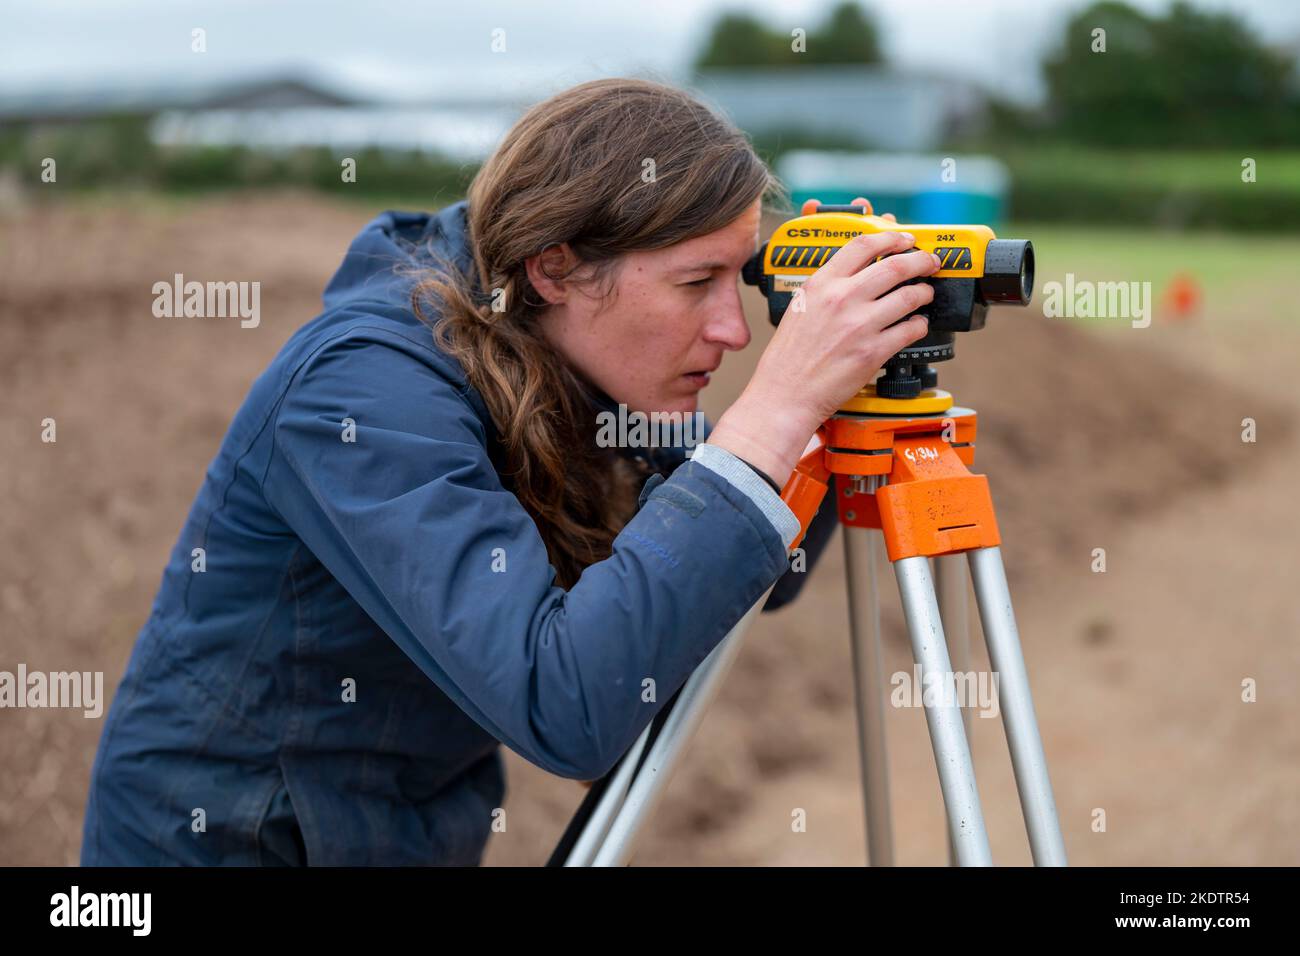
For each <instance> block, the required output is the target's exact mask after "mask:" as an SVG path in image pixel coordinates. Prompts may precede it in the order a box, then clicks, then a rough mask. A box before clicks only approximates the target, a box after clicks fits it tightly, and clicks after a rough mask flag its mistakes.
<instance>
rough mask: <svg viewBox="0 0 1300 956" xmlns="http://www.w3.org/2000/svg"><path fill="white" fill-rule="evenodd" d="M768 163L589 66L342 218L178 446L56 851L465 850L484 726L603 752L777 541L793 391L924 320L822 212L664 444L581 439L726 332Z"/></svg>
mask: <svg viewBox="0 0 1300 956" xmlns="http://www.w3.org/2000/svg"><path fill="white" fill-rule="evenodd" d="M647 160H653V164H650V163H647V162H646V161H647ZM650 169H652V170H653V175H646V171H647V170H650ZM775 185H776V184H775V182H774V180H773V178H772V177H771V175H770V173H769V172H768V170H767V169H766V168H765V166H764V165H763V163H762V162H761V161H760V160H759V159H758V157H757V156H756V155H755V154H754V152H753V150H752V148H751V147H750V145H749V143H748V141H747V140H746V139H745V137H744V136H743V135H742V134H741V133H739V132H738V131H737V130H736V129H735V128H734V127H732V126H731V125H729V124H728V123H726V122H724V121H723V120H721V119H719V118H718V117H716V116H715V115H713V114H712V113H711V112H710V111H708V110H707V109H705V108H704V107H703V106H701V105H700V104H698V103H697V102H695V101H694V100H693V99H691V98H690V97H689V96H687V95H686V94H684V93H682V92H680V91H677V90H674V89H672V88H670V87H666V86H662V85H659V84H655V83H650V82H643V81H633V80H602V81H597V82H593V83H587V84H583V85H581V86H578V87H575V88H573V89H571V90H568V91H566V92H564V93H561V94H559V95H557V96H555V97H553V98H551V99H549V100H547V101H545V102H543V103H541V104H540V105H538V106H536V107H534V108H533V109H531V110H530V111H529V112H528V113H527V114H526V115H525V116H524V117H523V118H522V119H521V120H520V121H519V123H518V124H517V125H516V126H515V127H514V128H513V129H512V130H511V131H510V133H509V134H508V135H507V136H506V138H505V140H504V142H503V143H502V144H501V146H500V147H499V149H498V150H497V151H496V153H495V154H494V155H493V156H492V157H491V158H490V159H489V160H488V162H487V163H486V164H485V165H484V167H483V168H482V170H481V171H480V172H479V174H478V175H477V177H476V178H475V180H474V182H473V184H472V186H471V188H470V191H469V197H468V201H467V203H458V204H456V205H454V206H451V207H449V208H447V209H444V210H443V211H442V212H440V213H438V214H437V215H434V216H426V215H414V214H405V213H387V214H385V215H382V216H380V217H379V218H378V219H376V220H375V221H374V222H372V223H371V224H370V225H369V226H367V227H366V229H365V230H364V231H363V232H362V233H361V234H360V235H359V236H358V237H357V239H356V240H355V241H354V243H353V244H352V246H351V248H350V249H349V251H348V253H347V256H346V258H345V259H344V261H343V264H342V266H341V267H340V268H339V270H338V272H337V273H336V275H335V276H334V278H333V279H332V280H331V282H330V284H329V286H328V287H327V288H326V290H325V296H324V304H325V311H324V312H323V314H321V315H320V316H319V317H318V318H316V319H315V320H314V321H312V322H310V323H309V324H307V325H306V326H304V327H303V328H302V329H300V330H299V331H298V332H297V333H296V334H295V335H294V336H293V337H292V338H291V339H290V340H289V342H288V343H287V344H286V345H285V347H284V349H283V350H282V351H281V352H280V354H279V356H278V357H277V358H276V359H275V360H274V361H273V362H272V364H271V366H270V367H269V368H268V369H267V371H266V372H265V373H264V374H263V375H262V376H261V377H260V378H259V379H258V380H257V382H256V383H255V384H254V386H253V388H252V390H251V392H250V394H249V396H248V398H247V400H246V401H245V403H244V405H243V407H242V408H241V409H240V410H239V412H238V414H237V415H236V416H235V419H234V421H233V423H232V424H231V427H230V430H229V432H228V434H227V435H226V437H225V439H224V441H223V443H222V445H221V449H220V451H219V452H218V454H217V457H216V459H215V460H214V462H213V463H212V465H211V466H210V468H209V469H208V473H207V476H206V479H205V481H204V483H203V486H202V489H201V490H200V492H199V494H198V497H197V500H196V501H195V503H194V506H193V509H192V511H191V513H190V515H189V518H188V520H187V521H186V524H185V527H184V529H183V530H182V532H181V536H180V539H179V541H178V542H177V545H176V548H175V550H174V552H173V554H172V557H171V560H170V562H169V564H168V567H167V569H166V572H165V574H164V577H163V581H162V585H161V588H160V590H159V593H158V596H157V599H156V601H155V603H154V607H153V610H152V614H151V616H150V618H149V621H148V623H147V624H146V625H145V627H144V628H143V630H142V632H141V634H140V636H139V639H138V641H137V643H136V647H135V649H134V651H133V653H132V656H131V660H130V663H129V665H128V667H127V671H126V674H125V676H124V677H123V680H122V683H121V686H120V687H119V689H118V693H117V695H116V697H115V699H114V701H113V705H112V708H111V712H110V715H109V719H108V721H107V724H106V726H105V729H104V734H103V737H102V739H101V741H100V747H99V752H98V754H97V756H96V760H95V766H94V770H93V773H92V782H91V787H90V798H89V802H88V806H87V810H86V820H85V832H84V839H83V846H82V861H83V863H87V864H174V863H182V864H184V863H194V864H217V863H222V864H290V865H293V864H407V863H409V864H430V863H439V864H474V863H477V862H478V861H479V859H480V857H481V854H482V851H483V848H484V844H485V843H486V841H487V838H488V835H489V833H490V830H491V825H492V820H493V811H494V810H496V808H498V807H499V806H500V805H501V802H502V798H503V796H504V789H505V788H504V777H503V772H502V762H501V756H500V752H499V744H500V743H502V742H503V743H505V744H506V745H508V746H509V747H511V748H512V749H513V750H515V751H516V752H518V753H520V754H522V755H523V756H524V757H526V758H527V759H529V760H530V761H532V762H533V763H535V764H537V765H538V766H540V767H542V768H544V769H546V770H548V771H550V772H552V773H555V774H559V775H561V776H565V777H573V778H578V779H592V778H597V777H600V776H602V775H603V774H604V773H606V772H607V771H608V770H609V769H610V768H611V767H612V766H613V765H614V764H615V762H616V761H617V760H618V758H619V757H620V756H621V754H622V753H623V752H624V751H625V750H626V749H627V748H628V747H629V746H630V745H631V743H632V742H633V741H634V739H635V738H636V736H637V735H638V734H639V732H640V731H641V730H642V729H643V728H644V727H645V725H646V724H647V723H648V722H649V721H650V720H651V718H652V717H653V716H654V715H655V713H656V712H657V711H658V710H659V708H660V707H661V706H662V705H663V703H664V702H665V701H667V700H668V699H670V698H671V696H672V694H673V693H674V692H675V691H676V690H677V688H678V687H680V686H681V684H682V683H683V682H684V681H685V679H686V678H687V676H689V674H690V672H691V671H692V670H693V669H694V668H695V667H696V666H697V665H698V664H699V663H700V661H702V660H703V659H704V657H705V656H706V655H707V654H708V653H709V651H710V650H712V649H713V647H714V646H715V645H716V644H717V643H718V642H719V640H721V638H722V637H723V636H724V635H725V634H726V632H727V630H728V629H729V628H730V627H731V626H732V625H733V624H734V623H735V622H736V621H737V620H738V619H739V618H740V616H741V615H742V614H743V613H744V611H745V610H746V609H747V608H749V607H750V606H751V605H752V604H753V603H754V602H755V601H757V600H758V599H759V598H760V597H762V595H763V594H764V593H765V592H766V591H767V589H768V588H769V587H771V586H772V585H773V583H774V582H776V581H777V579H778V578H780V577H781V576H782V574H783V572H785V571H786V570H787V567H788V565H787V549H788V547H789V545H790V543H791V541H792V539H793V537H794V535H795V534H796V532H797V522H796V521H795V519H794V517H793V515H792V513H791V512H790V511H789V509H788V508H786V507H785V505H784V504H783V503H782V502H781V500H780V498H779V496H778V494H777V491H776V489H779V488H780V487H781V486H782V485H783V483H784V482H785V481H786V479H787V478H788V476H789V475H790V473H791V471H792V469H793V466H794V464H795V462H796V460H797V458H798V456H799V454H800V453H801V452H802V450H803V449H804V447H805V446H806V444H807V442H808V441H809V439H810V437H811V436H812V434H813V432H814V431H815V430H816V428H817V426H818V425H819V424H820V423H821V422H822V421H823V420H824V419H825V418H827V417H828V416H829V415H830V414H831V413H832V412H833V411H834V410H835V408H836V407H837V406H838V405H839V404H840V403H841V402H842V401H843V400H845V399H846V398H848V397H849V396H850V395H852V394H853V393H854V392H855V391H856V390H857V389H858V388H860V387H861V385H862V384H863V383H864V382H866V381H869V380H870V379H871V378H872V376H873V375H874V374H875V372H876V370H877V369H878V368H879V367H880V365H881V364H882V363H883V361H884V360H885V359H886V358H888V357H889V356H890V355H892V354H893V353H895V352H897V351H898V350H899V349H900V348H902V347H904V346H906V345H908V344H909V343H911V342H913V341H915V340H916V339H918V338H920V337H921V336H922V335H923V334H924V333H925V330H926V322H925V320H924V319H923V318H921V317H920V316H916V315H914V314H913V313H914V312H915V310H916V309H917V308H920V307H922V306H924V304H925V303H926V302H927V301H929V298H930V294H931V293H930V290H929V287H928V286H927V285H926V284H924V283H919V284H912V285H907V286H903V287H902V288H897V287H898V286H899V284H900V282H903V281H904V280H906V279H910V278H914V277H917V276H923V275H929V274H930V273H932V272H933V271H935V269H936V266H937V263H936V260H935V259H934V257H933V256H931V255H929V254H925V253H909V254H901V255H894V256H892V257H891V258H889V259H887V260H885V261H882V262H878V263H876V264H872V263H873V260H876V259H878V258H879V257H880V256H883V255H888V254H891V253H902V252H904V251H905V250H907V249H909V248H911V246H912V242H911V237H908V236H904V235H900V234H884V235H880V236H875V237H873V238H869V239H866V238H864V239H859V240H854V241H853V242H851V243H849V244H848V245H846V246H845V247H844V248H843V249H842V250H841V251H840V252H839V253H838V254H837V255H836V256H835V257H834V258H833V259H831V260H830V261H829V263H828V264H827V265H826V266H825V267H824V268H823V269H822V270H821V271H820V272H818V273H817V274H816V275H815V276H814V277H813V278H812V279H811V280H810V281H809V282H808V284H807V287H806V295H805V299H804V304H805V310H804V311H803V312H802V313H801V314H799V315H797V316H791V317H790V319H789V320H787V321H786V322H784V323H782V325H781V327H780V328H779V329H778V331H777V333H776V335H775V337H774V338H773V340H772V342H771V344H770V345H769V346H768V347H767V349H766V351H765V352H764V354H763V356H762V359H761V361H760V362H759V364H758V369H757V371H756V373H755V374H754V376H753V379H752V381H751V382H750V383H749V385H748V387H747V388H746V389H745V390H744V393H743V394H742V396H741V397H740V399H739V400H738V401H737V402H736V403H735V404H734V405H733V406H732V407H731V408H730V409H729V410H728V411H727V412H726V414H724V415H723V416H722V417H721V418H720V419H719V421H718V423H717V425H716V427H714V429H713V431H712V433H711V435H710V436H709V438H708V440H707V442H706V443H704V444H702V445H700V446H698V447H697V448H696V449H695V451H694V455H693V457H692V458H691V459H690V460H689V461H687V460H685V454H684V452H683V451H682V450H681V449H675V450H674V449H666V450H665V449H655V450H652V451H646V450H640V449H633V450H629V451H625V452H619V451H616V450H610V449H604V448H601V447H598V445H597V443H596V442H595V441H594V435H595V432H596V422H597V419H596V416H597V414H598V412H599V410H601V409H607V408H610V407H612V406H613V405H614V404H615V403H618V404H623V405H626V406H627V407H628V408H629V409H631V410H632V411H636V412H642V413H649V412H655V411H658V412H681V413H690V412H693V411H694V410H695V409H696V402H697V396H698V394H699V392H700V390H701V389H702V388H703V387H704V386H705V385H707V384H708V380H709V374H710V373H711V372H712V371H713V370H715V369H716V368H717V367H718V364H719V362H720V361H721V360H722V356H723V354H724V353H725V352H728V351H733V350H737V349H741V348H743V347H744V346H745V345H746V344H747V343H748V342H749V338H750V334H749V330H748V328H747V327H746V323H745V318H744V316H743V314H742V312H741V303H740V297H739V291H738V287H737V279H738V277H739V274H740V270H741V267H742V265H743V264H744V263H745V261H746V260H747V259H748V258H749V257H750V256H751V255H752V254H753V252H754V250H755V247H756V245H757V243H758V230H759V217H760V212H761V208H762V201H763V199H764V197H765V196H766V195H768V194H769V193H770V192H771V191H772V190H773V187H774V186H775ZM891 290H894V291H891ZM654 473H658V474H659V475H660V476H662V478H666V480H662V478H660V479H656V480H655V481H647V480H646V479H647V477H648V476H650V475H652V474H654ZM643 488H644V489H645V492H646V493H644V494H641V495H640V498H639V499H638V492H639V491H641V490H642V489H643ZM646 679H652V680H653V681H654V682H655V685H654V686H655V688H656V692H655V694H654V695H653V696H654V698H655V699H654V700H652V701H648V700H646V699H644V698H645V697H647V696H651V695H646V694H644V688H645V686H646V685H645V684H644V683H643V682H644V681H645V680H646Z"/></svg>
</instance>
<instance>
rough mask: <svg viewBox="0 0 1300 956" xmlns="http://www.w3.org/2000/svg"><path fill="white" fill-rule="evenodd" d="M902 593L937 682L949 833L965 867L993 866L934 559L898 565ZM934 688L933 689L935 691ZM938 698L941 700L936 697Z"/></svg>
mask: <svg viewBox="0 0 1300 956" xmlns="http://www.w3.org/2000/svg"><path fill="white" fill-rule="evenodd" d="M894 573H895V575H896V576H897V578H898V593H899V597H900V598H901V599H902V603H903V614H904V616H905V617H906V618H907V631H908V634H909V636H910V637H911V640H912V653H913V655H914V656H915V658H916V663H917V664H919V665H920V667H921V674H922V677H923V678H924V677H925V675H929V677H928V680H929V681H933V682H934V683H933V684H928V685H923V688H924V689H923V696H922V702H923V703H924V702H925V701H926V700H927V699H929V700H930V702H929V703H928V704H926V706H925V720H926V724H927V725H928V726H929V728H930V741H931V743H932V744H933V745H934V761H935V764H936V766H937V767H938V770H939V787H940V789H941V790H942V791H943V803H944V808H945V810H946V811H947V814H948V831H949V833H950V834H951V835H952V842H953V849H954V852H955V853H956V857H957V863H958V865H960V866H992V865H993V856H992V853H991V852H990V851H989V840H988V834H987V833H986V832H985V830H984V812H983V809H982V808H981V807H980V797H979V791H978V790H977V789H976V787H975V767H974V764H973V763H972V761H971V755H970V747H969V746H968V745H967V743H966V730H965V727H964V726H963V724H962V714H961V709H960V708H959V707H958V706H957V694H956V686H955V682H954V680H953V674H952V666H951V663H950V661H949V659H948V647H947V644H946V643H945V641H944V635H943V623H942V621H941V619H940V617H939V603H938V600H937V598H936V596H935V591H934V582H933V580H932V579H931V577H930V560H929V558H925V557H920V556H917V557H910V558H901V559H899V560H898V561H895V562H894ZM930 688H933V689H932V690H931V689H930ZM932 697H937V698H938V699H937V700H936V699H932Z"/></svg>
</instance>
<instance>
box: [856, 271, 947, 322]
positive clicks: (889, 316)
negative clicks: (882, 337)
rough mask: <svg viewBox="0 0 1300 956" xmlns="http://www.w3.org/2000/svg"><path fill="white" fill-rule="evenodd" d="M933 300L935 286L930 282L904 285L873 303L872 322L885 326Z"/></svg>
mask: <svg viewBox="0 0 1300 956" xmlns="http://www.w3.org/2000/svg"><path fill="white" fill-rule="evenodd" d="M933 301H934V286H932V285H930V284H929V283H928V282H918V283H916V284H914V285H905V286H902V287H900V288H898V289H895V290H894V291H893V292H891V293H889V294H888V295H883V296H881V297H880V298H879V299H877V300H876V301H875V303H873V307H872V312H873V315H872V318H871V324H873V325H875V326H876V327H877V328H884V327H885V326H887V325H889V324H890V323H892V322H897V321H898V320H899V319H901V318H902V317H903V316H905V315H907V314H909V313H911V312H915V311H916V310H917V309H920V308H922V307H923V306H926V305H929V304H930V303H931V302H933Z"/></svg>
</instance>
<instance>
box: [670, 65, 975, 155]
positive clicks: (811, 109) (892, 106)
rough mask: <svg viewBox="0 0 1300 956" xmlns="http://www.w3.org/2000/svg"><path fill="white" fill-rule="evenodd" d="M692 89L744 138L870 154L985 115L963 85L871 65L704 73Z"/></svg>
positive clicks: (907, 146)
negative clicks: (767, 137) (815, 143)
mask: <svg viewBox="0 0 1300 956" xmlns="http://www.w3.org/2000/svg"><path fill="white" fill-rule="evenodd" d="M692 86H693V88H694V90H695V91H696V92H697V93H699V94H700V95H701V96H702V98H704V99H706V100H708V101H710V102H711V103H712V104H713V105H715V106H717V107H719V108H721V109H722V110H723V111H724V112H725V113H727V115H729V116H730V117H731V118H732V120H734V121H735V122H736V124H737V125H739V126H740V127H741V128H742V129H744V130H746V131H747V132H749V133H751V134H791V133H802V134H804V135H805V136H807V137H810V138H812V137H822V138H826V139H829V140H832V141H836V142H845V141H856V142H857V143H859V144H860V145H863V146H869V147H874V148H876V149H889V150H911V151H917V150H927V149H935V148H937V147H938V146H939V145H940V144H941V143H943V142H944V141H946V140H949V139H950V138H952V137H953V136H956V135H961V134H963V133H966V132H969V131H970V130H972V129H975V128H977V127H978V126H979V125H980V124H981V123H982V122H983V120H984V114H985V97H984V95H983V94H982V93H981V92H980V91H979V90H978V89H976V88H975V87H974V86H972V85H971V84H967V83H960V82H956V81H954V80H953V79H951V78H947V77H940V76H929V75H924V74H918V73H906V72H898V71H896V70H893V69H887V68H877V67H855V66H847V67H840V66H807V67H799V68H798V69H791V68H785V69H780V68H766V69H752V70H751V69H729V70H707V71H704V72H702V73H700V74H698V75H697V76H696V77H695V78H694V81H693V83H692Z"/></svg>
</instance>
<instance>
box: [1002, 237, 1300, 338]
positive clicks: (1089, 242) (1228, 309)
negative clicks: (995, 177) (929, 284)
mask: <svg viewBox="0 0 1300 956" xmlns="http://www.w3.org/2000/svg"><path fill="white" fill-rule="evenodd" d="M998 234H999V235H1001V236H1007V237H1014V238H1018V239H1019V238H1023V239H1029V240H1031V241H1032V242H1033V244H1034V252H1035V256H1036V259H1037V278H1036V282H1035V285H1036V288H1037V289H1038V290H1041V289H1042V288H1043V285H1044V284H1045V283H1047V282H1051V281H1057V282H1063V281H1064V279H1065V275H1066V273H1069V272H1072V273H1074V275H1075V277H1076V279H1083V278H1086V279H1091V280H1094V281H1128V282H1150V283H1151V284H1152V291H1153V293H1154V294H1155V296H1156V298H1157V300H1158V299H1159V298H1160V296H1161V294H1162V292H1163V290H1164V289H1165V288H1166V286H1167V285H1168V283H1169V281H1170V279H1172V278H1173V277H1174V276H1176V275H1179V274H1186V275H1188V276H1190V277H1192V279H1194V280H1195V281H1196V283H1197V284H1198V285H1199V286H1200V287H1201V290H1202V293H1203V296H1204V300H1203V301H1204V311H1205V312H1206V314H1212V315H1215V316H1216V317H1223V318H1231V316H1232V315H1234V314H1239V313H1240V311H1241V310H1242V309H1251V310H1255V311H1259V310H1262V311H1263V312H1264V313H1265V314H1267V315H1273V316H1276V317H1277V318H1279V319H1285V320H1289V321H1297V322H1300V295H1297V290H1294V289H1292V288H1291V283H1292V282H1293V281H1294V276H1295V275H1296V271H1297V269H1296V262H1297V261H1300V236H1258V235H1239V234H1227V233H1214V232H1198V231H1190V232H1162V231H1158V230H1154V229H1134V228H1131V227H1129V228H1114V229H1102V228H1094V227H1083V226H1063V225H1043V224H1034V223H1017V224H1011V225H1008V226H1006V227H1005V228H1002V229H999V230H998Z"/></svg>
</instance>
